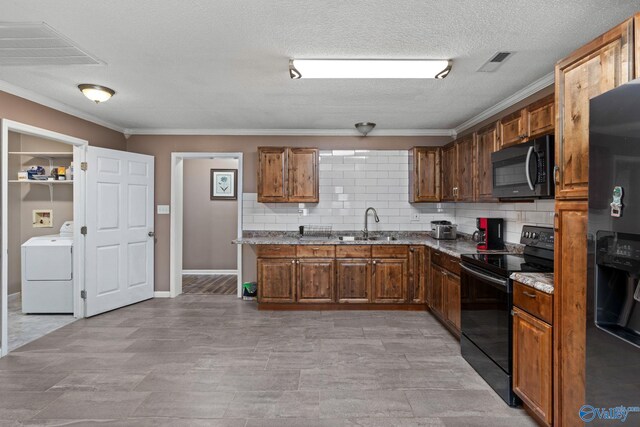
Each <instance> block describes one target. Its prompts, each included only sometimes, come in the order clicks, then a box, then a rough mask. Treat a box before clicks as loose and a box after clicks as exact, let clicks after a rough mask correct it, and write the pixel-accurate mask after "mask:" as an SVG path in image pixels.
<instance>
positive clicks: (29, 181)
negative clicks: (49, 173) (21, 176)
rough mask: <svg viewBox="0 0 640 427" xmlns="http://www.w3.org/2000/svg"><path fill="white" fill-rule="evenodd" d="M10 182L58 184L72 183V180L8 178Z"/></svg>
mask: <svg viewBox="0 0 640 427" xmlns="http://www.w3.org/2000/svg"><path fill="white" fill-rule="evenodd" d="M9 183H10V184H54V185H58V184H62V185H64V184H67V185H69V184H73V181H40V180H37V179H27V180H18V179H10V180H9Z"/></svg>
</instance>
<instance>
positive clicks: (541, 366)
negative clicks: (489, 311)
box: [513, 307, 577, 426]
mask: <svg viewBox="0 0 640 427" xmlns="http://www.w3.org/2000/svg"><path fill="white" fill-rule="evenodd" d="M552 347H553V330H552V327H551V325H549V324H547V323H545V322H543V321H542V320H539V319H537V318H535V317H533V316H531V315H529V314H528V313H526V312H525V311H523V310H521V309H520V308H518V307H514V308H513V391H514V393H515V394H517V395H518V397H520V398H521V399H522V401H523V402H524V403H525V405H527V407H528V408H529V409H530V410H531V411H532V412H533V413H534V414H535V416H536V417H537V418H539V421H541V422H542V423H543V424H544V425H547V426H550V425H551V424H552V421H553V418H552V417H553V413H552V412H553V410H552V408H553V387H552V369H553V364H552V360H553V349H552ZM576 415H577V413H576Z"/></svg>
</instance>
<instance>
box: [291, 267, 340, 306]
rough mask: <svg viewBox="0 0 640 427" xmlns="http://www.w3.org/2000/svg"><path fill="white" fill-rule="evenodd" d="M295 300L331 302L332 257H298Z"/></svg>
mask: <svg viewBox="0 0 640 427" xmlns="http://www.w3.org/2000/svg"><path fill="white" fill-rule="evenodd" d="M296 264H297V266H298V277H297V279H298V280H297V287H296V288H297V297H298V298H297V301H298V302H302V303H321V302H333V301H334V296H333V291H334V288H335V277H336V272H335V262H334V260H333V259H299V260H297V261H296Z"/></svg>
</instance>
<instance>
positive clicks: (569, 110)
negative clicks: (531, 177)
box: [555, 19, 634, 199]
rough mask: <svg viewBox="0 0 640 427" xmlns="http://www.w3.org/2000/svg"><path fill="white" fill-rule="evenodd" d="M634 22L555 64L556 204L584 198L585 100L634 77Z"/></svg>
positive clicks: (586, 163)
mask: <svg viewBox="0 0 640 427" xmlns="http://www.w3.org/2000/svg"><path fill="white" fill-rule="evenodd" d="M633 45H634V43H633V19H629V20H627V21H625V22H623V23H622V24H620V25H619V26H617V27H615V28H614V29H612V30H610V31H609V32H607V33H605V34H603V35H602V36H600V37H598V38H596V39H595V40H593V41H592V42H590V43H588V44H587V45H585V46H583V47H581V48H580V49H578V50H577V51H575V52H574V53H573V54H571V55H570V56H569V57H567V58H565V59H563V60H561V61H559V62H558V63H557V64H556V70H555V72H556V79H555V94H556V108H557V109H558V113H557V120H558V122H557V125H556V138H555V146H556V165H557V166H558V168H559V169H558V172H557V177H556V198H557V199H584V198H587V196H588V181H589V100H590V99H591V98H593V97H595V96H598V95H600V94H602V93H604V92H607V91H609V90H611V89H613V88H615V87H617V86H620V85H621V84H623V83H626V82H628V81H629V80H631V79H632V78H633V67H632V64H633V54H634V52H633Z"/></svg>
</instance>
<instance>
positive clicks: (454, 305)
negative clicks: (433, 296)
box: [443, 272, 460, 332]
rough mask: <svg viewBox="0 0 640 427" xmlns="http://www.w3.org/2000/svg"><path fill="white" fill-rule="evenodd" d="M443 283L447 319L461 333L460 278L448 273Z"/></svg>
mask: <svg viewBox="0 0 640 427" xmlns="http://www.w3.org/2000/svg"><path fill="white" fill-rule="evenodd" d="M443 283H444V285H443V289H444V314H445V319H446V321H447V323H448V324H449V325H450V326H452V327H453V328H454V329H455V330H456V331H458V332H460V278H459V277H458V276H454V275H453V274H451V273H449V272H446V273H445V277H444V282H443Z"/></svg>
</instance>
